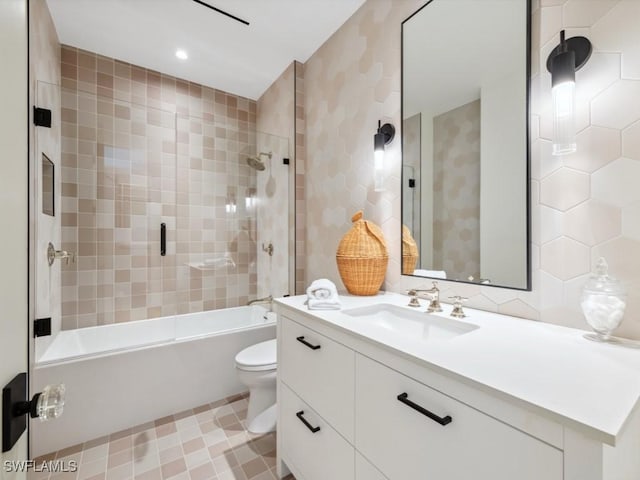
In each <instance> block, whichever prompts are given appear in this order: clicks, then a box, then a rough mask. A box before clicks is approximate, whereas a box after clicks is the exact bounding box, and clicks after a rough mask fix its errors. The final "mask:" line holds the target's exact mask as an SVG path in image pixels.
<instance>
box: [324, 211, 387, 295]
mask: <svg viewBox="0 0 640 480" xmlns="http://www.w3.org/2000/svg"><path fill="white" fill-rule="evenodd" d="M351 221H352V222H353V226H352V227H351V230H349V231H348V232H347V233H346V234H345V236H344V237H342V240H341V241H340V244H339V245H338V251H337V252H336V261H337V262H338V271H339V272H340V277H341V278H342V282H343V283H344V285H345V287H347V290H348V291H349V293H351V294H352V295H376V294H377V293H378V290H380V286H381V285H382V282H384V276H385V273H386V271H387V264H388V263H389V253H388V252H387V243H386V242H385V240H384V236H383V235H382V230H381V229H380V227H378V226H377V225H376V224H374V223H371V222H368V221H366V220H363V219H362V212H358V213H356V214H355V215H354V216H353V217H352V218H351Z"/></svg>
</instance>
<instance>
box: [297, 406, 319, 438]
mask: <svg viewBox="0 0 640 480" xmlns="http://www.w3.org/2000/svg"><path fill="white" fill-rule="evenodd" d="M303 415H304V410H300V411H299V412H298V413H296V417H298V418H299V419H300V421H301V422H302V423H304V426H305V427H307V428H308V429H309V430H311V433H316V432H319V431H320V427H312V426H311V424H310V423H309V422H307V419H306V418H304V417H303Z"/></svg>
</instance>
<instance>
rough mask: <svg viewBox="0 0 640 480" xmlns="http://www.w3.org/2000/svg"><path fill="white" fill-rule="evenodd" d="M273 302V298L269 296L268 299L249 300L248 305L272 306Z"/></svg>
mask: <svg viewBox="0 0 640 480" xmlns="http://www.w3.org/2000/svg"><path fill="white" fill-rule="evenodd" d="M272 302H273V296H272V295H269V296H268V297H264V298H256V299H255V300H249V302H248V303H247V305H255V304H259V303H268V304H269V305H271V303H272Z"/></svg>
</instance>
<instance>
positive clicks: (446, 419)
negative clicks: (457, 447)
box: [398, 392, 453, 426]
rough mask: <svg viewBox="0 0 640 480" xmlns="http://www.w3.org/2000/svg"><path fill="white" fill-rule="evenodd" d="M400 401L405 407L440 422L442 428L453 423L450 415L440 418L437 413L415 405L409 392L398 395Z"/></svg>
mask: <svg viewBox="0 0 640 480" xmlns="http://www.w3.org/2000/svg"><path fill="white" fill-rule="evenodd" d="M398 400H400V401H401V402H402V403H404V404H405V405H407V406H409V407H411V408H413V409H414V410H416V411H418V412H420V413H421V414H423V415H425V416H427V417H429V418H430V419H431V420H433V421H434V422H438V423H439V424H440V425H442V426H445V425H449V424H450V423H451V422H452V421H453V418H451V417H450V416H449V415H447V416H446V417H439V416H438V415H436V414H435V413H431V412H430V411H429V410H427V409H426V408H424V407H421V406H420V405H418V404H417V403H413V402H412V401H411V400H409V394H407V392H405V393H401V394H400V395H398Z"/></svg>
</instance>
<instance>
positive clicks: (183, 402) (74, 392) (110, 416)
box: [31, 305, 276, 457]
mask: <svg viewBox="0 0 640 480" xmlns="http://www.w3.org/2000/svg"><path fill="white" fill-rule="evenodd" d="M275 336H276V332H275V314H273V313H270V312H268V311H267V309H266V308H264V307H262V306H257V305H254V306H251V307H236V308H228V309H223V310H214V311H211V312H202V313H193V314H186V315H177V316H172V317H163V318H157V319H152V320H141V321H136V322H126V323H120V324H114V325H105V326H99V327H90V328H82V329H77V330H67V331H62V332H60V333H58V334H57V336H56V337H55V338H54V339H53V341H52V342H51V344H50V345H49V347H48V348H47V350H46V351H45V352H44V353H43V354H42V355H41V356H40V358H39V359H38V360H37V362H36V365H35V367H34V370H33V379H32V389H33V391H34V392H38V391H41V390H42V388H44V386H45V385H49V384H57V383H64V384H65V386H66V393H67V395H66V404H65V409H64V413H63V415H62V416H61V417H60V418H57V419H55V420H53V421H50V422H46V423H41V422H40V421H38V420H37V419H35V420H33V421H32V423H31V454H32V456H33V457H37V456H39V455H43V454H45V453H49V452H52V451H56V450H61V449H63V448H66V447H69V446H72V445H76V444H79V443H82V442H86V441H88V440H92V439H95V438H99V437H102V436H104V435H108V434H110V433H114V432H118V431H120V430H124V429H127V428H130V427H133V426H135V425H139V424H141V423H145V422H149V421H151V420H155V419H157V418H161V417H164V416H167V415H171V414H173V413H178V412H180V411H183V410H187V409H189V408H193V407H196V406H199V405H203V404H205V403H210V402H213V401H215V400H219V399H221V398H224V397H227V396H230V395H233V394H236V393H240V392H242V391H244V390H245V388H244V387H243V385H242V384H241V383H240V382H239V381H238V379H237V375H236V372H235V365H234V357H235V355H236V354H237V353H238V352H239V351H240V350H242V349H243V348H245V347H247V346H249V345H252V344H254V343H258V342H262V341H265V340H269V339H272V338H275Z"/></svg>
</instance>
